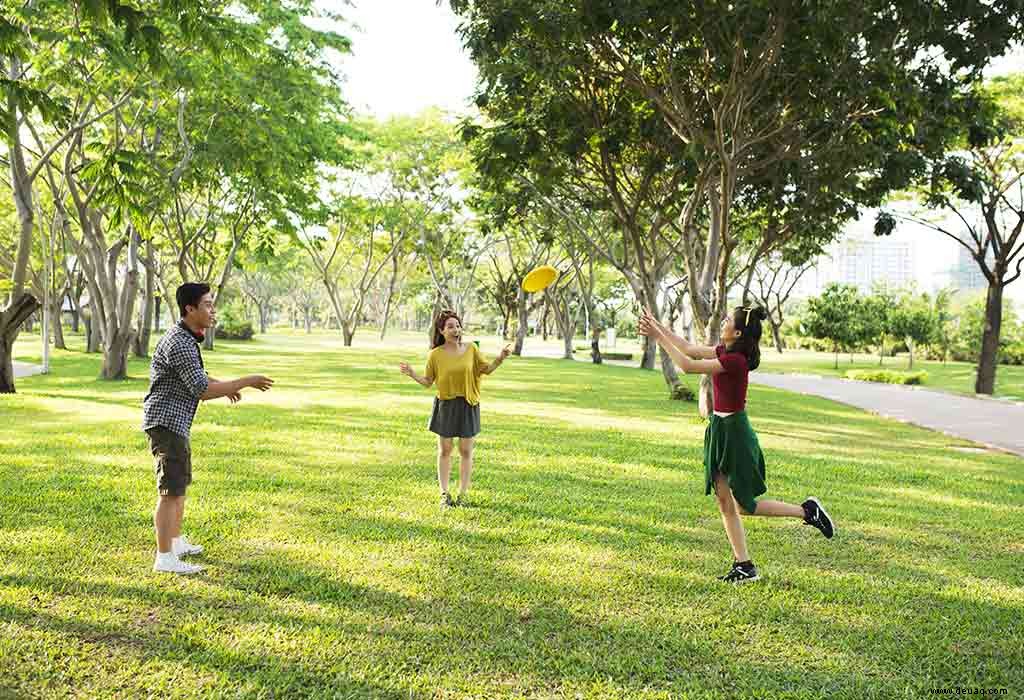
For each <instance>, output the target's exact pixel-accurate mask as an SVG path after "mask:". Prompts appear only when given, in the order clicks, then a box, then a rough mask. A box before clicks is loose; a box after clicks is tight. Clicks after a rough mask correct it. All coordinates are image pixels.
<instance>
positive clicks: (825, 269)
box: [795, 236, 914, 297]
mask: <svg viewBox="0 0 1024 700" xmlns="http://www.w3.org/2000/svg"><path fill="white" fill-rule="evenodd" d="M913 281H914V248H913V245H912V244H911V243H910V242H908V241H899V240H892V239H889V238H875V237H874V236H872V237H870V238H867V237H865V238H848V239H846V240H842V241H838V242H836V243H834V244H832V245H831V246H829V248H828V249H827V250H826V252H825V255H823V256H822V257H821V258H819V260H818V264H817V265H815V266H814V267H813V268H811V269H810V270H808V272H807V274H805V275H804V276H803V278H801V280H800V284H799V285H798V287H797V288H796V290H795V294H796V296H801V297H807V296H816V295H818V294H820V293H821V291H822V290H823V289H824V288H825V287H827V286H828V285H829V284H830V283H832V282H836V283H838V284H849V285H853V286H854V287H856V288H857V289H858V290H859V291H860V292H861V293H864V294H869V293H870V292H871V290H872V289H873V288H874V287H875V286H877V285H880V284H884V285H886V286H888V287H890V288H899V287H906V286H908V285H909V284H910V283H911V282H913Z"/></svg>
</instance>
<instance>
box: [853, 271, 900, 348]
mask: <svg viewBox="0 0 1024 700" xmlns="http://www.w3.org/2000/svg"><path fill="white" fill-rule="evenodd" d="M896 304H897V298H896V295H894V294H893V293H892V292H891V291H889V289H888V288H886V287H885V286H878V287H876V288H875V289H874V290H873V291H872V293H871V294H870V295H869V296H867V297H864V298H863V299H862V300H861V305H860V310H861V330H862V333H861V340H862V342H863V343H864V344H865V345H874V346H875V347H876V348H877V349H878V366H879V367H881V366H882V364H883V358H884V357H885V345H886V340H887V339H888V338H889V337H890V336H891V335H892V330H891V329H892V327H893V324H892V320H891V316H892V312H893V309H894V308H895V307H896Z"/></svg>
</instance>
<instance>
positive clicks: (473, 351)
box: [423, 343, 490, 406]
mask: <svg viewBox="0 0 1024 700" xmlns="http://www.w3.org/2000/svg"><path fill="white" fill-rule="evenodd" d="M489 364H490V363H489V362H488V361H487V360H485V359H484V356H483V355H482V354H481V353H480V349H479V348H478V347H477V346H476V344H475V343H467V344H466V349H465V350H464V351H463V353H462V354H461V355H456V354H455V353H452V352H449V351H447V350H445V349H444V346H443V345H441V346H439V347H436V348H434V349H433V350H431V351H430V354H428V355H427V369H426V371H425V372H424V373H423V376H425V377H427V378H428V379H429V378H430V377H433V378H434V383H435V385H436V386H437V398H439V399H441V400H442V401H443V400H447V399H454V398H455V397H456V396H462V397H463V398H465V399H466V402H467V403H468V404H470V405H471V406H475V405H477V404H478V403H480V377H481V375H483V373H484V370H485V369H487V366H488V365H489Z"/></svg>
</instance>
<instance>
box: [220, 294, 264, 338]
mask: <svg viewBox="0 0 1024 700" xmlns="http://www.w3.org/2000/svg"><path fill="white" fill-rule="evenodd" d="M254 334H255V331H254V330H253V327H252V322H251V321H250V320H249V317H248V314H247V313H246V311H245V307H244V306H242V304H241V303H239V302H238V301H237V300H236V301H232V302H231V303H229V304H227V305H226V306H225V307H224V308H223V309H221V310H219V311H218V313H217V337H218V338H223V339H224V340H252V337H253V335H254Z"/></svg>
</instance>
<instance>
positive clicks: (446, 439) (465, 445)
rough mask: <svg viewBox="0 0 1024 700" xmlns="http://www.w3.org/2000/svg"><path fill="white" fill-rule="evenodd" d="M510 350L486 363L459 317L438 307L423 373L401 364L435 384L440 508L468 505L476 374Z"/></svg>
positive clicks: (423, 382) (423, 383)
mask: <svg viewBox="0 0 1024 700" xmlns="http://www.w3.org/2000/svg"><path fill="white" fill-rule="evenodd" d="M511 351H512V350H511V348H510V347H509V346H507V345H506V346H505V348H504V349H503V350H502V351H501V353H500V354H499V355H498V357H496V358H495V359H494V361H493V362H487V360H485V359H484V356H483V355H482V354H481V353H480V350H479V349H478V348H477V346H476V344H475V343H463V342H462V320H461V319H460V318H459V317H458V315H457V314H456V313H455V312H454V311H442V312H441V313H440V314H438V316H437V318H436V319H435V320H434V328H433V333H432V335H431V350H430V353H429V354H428V355H427V367H426V370H425V371H424V373H423V376H422V377H420V376H418V375H417V374H416V372H415V371H414V370H413V368H412V367H410V366H409V364H408V363H407V362H402V363H401V364H400V365H399V369H401V371H402V374H404V375H406V376H408V377H411V378H412V379H413V380H414V381H416V382H417V383H418V384H420V385H421V386H424V387H428V388H429V387H430V386H432V385H435V384H436V386H437V396H436V397H435V398H434V409H433V411H432V412H431V414H430V424H429V425H428V428H429V430H430V431H431V432H432V433H435V434H436V435H437V480H438V483H439V484H440V486H441V507H442V508H448V507H449V506H462V505H466V492H467V491H468V490H469V478H470V475H471V473H472V471H473V446H474V442H475V438H476V434H477V433H479V432H480V377H481V376H482V375H484V374H490V373H491V372H493V371H494V370H496V369H498V367H499V366H500V365H501V363H502V362H504V361H505V358H506V357H508V356H509V353H510V352H511ZM455 438H458V439H459V457H460V461H459V496H458V498H457V499H454V500H453V499H452V497H451V495H450V494H449V493H448V480H449V477H450V475H451V471H452V448H453V446H454V441H455Z"/></svg>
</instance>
